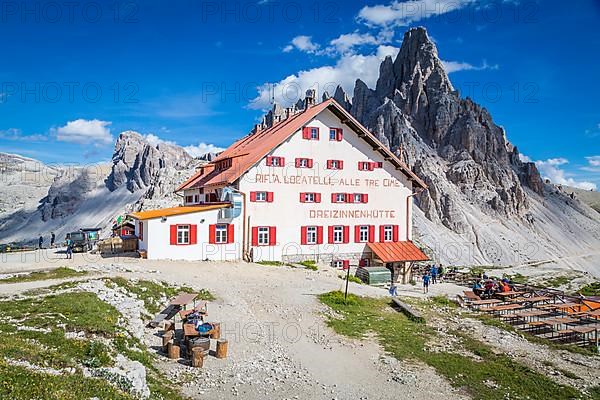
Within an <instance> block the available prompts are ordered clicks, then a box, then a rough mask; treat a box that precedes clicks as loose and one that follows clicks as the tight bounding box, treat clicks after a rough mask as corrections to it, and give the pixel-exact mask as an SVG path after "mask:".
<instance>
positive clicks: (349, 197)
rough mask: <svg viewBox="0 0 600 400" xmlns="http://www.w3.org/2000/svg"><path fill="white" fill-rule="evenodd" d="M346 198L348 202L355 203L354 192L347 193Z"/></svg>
mask: <svg viewBox="0 0 600 400" xmlns="http://www.w3.org/2000/svg"><path fill="white" fill-rule="evenodd" d="M344 199H345V201H346V203H354V193H346V194H345V195H344Z"/></svg>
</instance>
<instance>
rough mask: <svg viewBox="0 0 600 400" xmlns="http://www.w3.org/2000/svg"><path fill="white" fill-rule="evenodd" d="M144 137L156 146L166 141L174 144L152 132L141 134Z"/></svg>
mask: <svg viewBox="0 0 600 400" xmlns="http://www.w3.org/2000/svg"><path fill="white" fill-rule="evenodd" d="M142 136H143V137H144V139H146V141H147V142H148V143H150V144H151V145H152V146H157V145H158V144H160V143H166V144H173V145H175V144H176V143H175V142H172V141H170V140H163V139H161V138H159V137H158V136H156V135H155V134H153V133H148V134H147V135H142Z"/></svg>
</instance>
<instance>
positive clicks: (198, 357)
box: [192, 347, 204, 368]
mask: <svg viewBox="0 0 600 400" xmlns="http://www.w3.org/2000/svg"><path fill="white" fill-rule="evenodd" d="M203 365H204V349H202V348H201V347H194V348H193V349H192V367H194V368H202V366H203Z"/></svg>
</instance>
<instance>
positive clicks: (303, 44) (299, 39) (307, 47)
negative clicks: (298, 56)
mask: <svg viewBox="0 0 600 400" xmlns="http://www.w3.org/2000/svg"><path fill="white" fill-rule="evenodd" d="M320 47H321V46H319V45H318V44H317V43H313V41H312V37H311V36H305V35H300V36H296V37H295V38H293V39H292V41H291V43H290V44H288V45H287V46H285V47H284V48H283V51H284V52H285V53H289V52H290V51H292V50H294V49H297V50H299V51H303V52H305V53H309V54H315V53H317V52H318V51H319V49H320Z"/></svg>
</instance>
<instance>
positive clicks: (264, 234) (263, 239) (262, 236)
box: [258, 226, 269, 246]
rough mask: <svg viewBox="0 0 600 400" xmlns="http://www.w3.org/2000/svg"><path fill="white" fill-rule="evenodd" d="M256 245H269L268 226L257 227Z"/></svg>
mask: <svg viewBox="0 0 600 400" xmlns="http://www.w3.org/2000/svg"><path fill="white" fill-rule="evenodd" d="M258 245H259V246H268V245H269V228H268V227H266V226H261V227H259V228H258Z"/></svg>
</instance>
